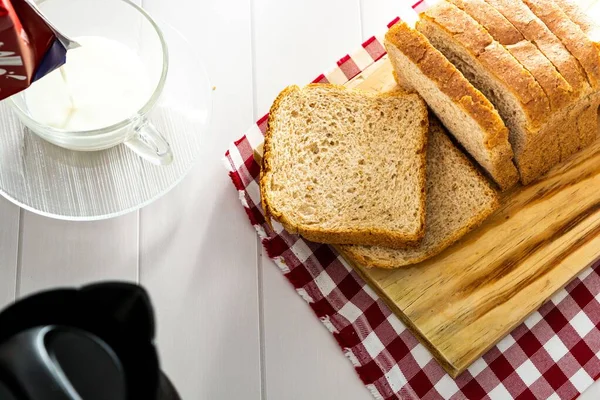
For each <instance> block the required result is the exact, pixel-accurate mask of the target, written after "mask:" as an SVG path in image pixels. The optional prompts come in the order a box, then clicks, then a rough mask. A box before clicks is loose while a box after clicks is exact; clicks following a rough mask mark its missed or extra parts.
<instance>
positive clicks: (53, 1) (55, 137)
mask: <svg viewBox="0 0 600 400" xmlns="http://www.w3.org/2000/svg"><path fill="white" fill-rule="evenodd" d="M38 7H39V8H40V10H41V11H42V12H43V13H44V14H45V15H46V16H47V17H48V19H49V20H50V21H51V22H52V24H53V25H55V26H56V28H57V29H58V30H60V31H61V32H62V33H63V34H65V35H67V36H68V37H70V38H77V37H79V36H100V37H104V38H107V39H112V40H115V41H118V42H120V43H122V44H125V45H126V46H127V47H129V48H130V49H132V50H133V51H135V52H136V53H137V55H138V56H139V57H140V58H141V60H142V62H143V63H144V66H145V67H146V69H147V74H148V76H149V78H150V84H151V85H152V87H153V88H154V90H153V92H152V94H151V96H150V97H149V98H148V99H147V101H146V103H145V104H144V105H143V106H142V107H141V109H139V110H137V111H136V112H134V113H132V115H131V116H130V117H128V118H127V119H125V120H122V121H120V122H118V123H115V124H113V125H111V126H107V127H104V128H102V129H94V130H84V131H69V130H63V129H58V128H55V127H51V126H48V125H45V124H42V123H40V122H39V121H36V119H35V118H34V117H33V116H32V114H31V113H30V112H29V110H28V107H27V102H26V95H25V93H26V92H27V91H26V90H25V91H23V92H20V93H18V94H16V95H14V96H12V97H10V98H9V99H7V101H8V103H9V104H10V106H11V107H12V109H13V110H14V111H15V112H16V114H17V116H18V117H19V119H20V120H21V121H22V122H23V123H24V124H25V125H26V126H27V127H28V128H29V129H30V130H31V131H33V132H34V133H36V134H37V135H38V136H40V137H41V138H43V139H45V140H47V141H48V142H50V143H53V144H55V145H57V146H60V147H63V148H67V149H70V150H77V151H97V150H104V149H108V148H110V147H113V146H117V145H119V144H121V143H124V144H125V145H126V146H127V147H128V148H130V149H131V150H133V151H134V152H136V153H137V154H138V155H139V156H141V157H142V158H144V159H146V160H148V161H150V162H152V163H154V164H157V165H168V164H170V163H171V162H172V161H173V153H172V150H171V147H170V146H169V143H168V142H167V140H166V139H165V138H164V136H163V135H162V134H161V133H160V132H159V131H158V130H157V129H156V128H155V127H154V125H153V124H152V123H151V122H150V121H149V120H148V113H149V112H150V111H151V110H152V109H153V108H154V107H155V106H156V104H157V103H158V101H159V99H160V97H161V94H162V92H163V89H164V87H165V82H166V80H167V73H168V70H169V55H168V54H169V53H168V48H167V43H166V41H165V39H164V37H163V34H162V32H161V30H160V28H159V27H158V25H157V24H156V23H155V22H154V20H153V19H152V18H151V17H150V15H148V14H147V13H146V12H145V11H144V10H143V9H142V8H140V7H139V6H137V5H136V4H134V3H132V2H131V1H129V0H101V1H98V0H42V1H40V2H39V3H38ZM75 16H76V17H75Z"/></svg>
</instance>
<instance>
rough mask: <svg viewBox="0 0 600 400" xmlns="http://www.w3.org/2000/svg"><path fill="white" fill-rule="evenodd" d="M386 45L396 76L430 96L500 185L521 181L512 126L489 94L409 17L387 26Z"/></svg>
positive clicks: (448, 124) (435, 108)
mask: <svg viewBox="0 0 600 400" xmlns="http://www.w3.org/2000/svg"><path fill="white" fill-rule="evenodd" d="M385 46H386V48H387V50H388V53H389V55H390V60H391V62H392V64H393V65H394V73H395V76H396V80H397V81H398V82H399V83H400V84H401V85H402V86H404V87H405V88H406V89H407V90H410V91H417V92H418V93H419V94H420V95H421V96H422V97H423V98H424V99H425V101H426V102H427V103H428V105H429V107H431V109H432V110H433V111H434V112H435V113H436V114H437V116H438V118H440V119H441V120H442V122H443V123H444V125H445V126H446V127H447V128H448V129H449V130H450V132H451V133H452V135H453V136H454V137H455V138H456V139H457V140H458V141H459V142H460V143H461V144H462V145H463V146H464V147H465V149H466V150H467V151H468V152H469V153H470V154H471V156H472V157H473V158H474V159H475V160H476V161H477V162H478V163H479V164H480V165H481V166H482V167H483V169H485V170H486V171H487V173H488V174H489V175H490V176H491V177H492V179H494V181H496V183H497V184H498V186H500V188H502V189H508V188H510V187H512V186H513V185H514V184H515V183H517V181H518V178H519V177H518V173H517V170H516V168H515V166H514V164H513V152H512V149H511V147H510V144H509V142H508V129H507V128H506V126H505V125H504V122H503V121H502V119H501V118H500V115H499V114H498V111H497V110H496V109H495V108H494V106H493V105H492V104H491V103H490V102H489V101H488V99H487V98H486V97H485V96H484V95H483V94H482V93H481V92H480V91H479V90H477V89H475V87H473V85H471V84H470V83H469V81H468V80H467V79H466V78H465V77H464V76H463V75H462V74H461V73H460V71H458V70H457V69H456V67H455V66H454V65H452V64H451V63H450V61H448V59H447V58H446V57H444V55H443V54H442V53H440V52H439V51H438V50H436V49H435V48H434V47H433V46H432V45H431V43H429V41H428V40H427V38H426V37H425V36H423V35H422V34H421V33H420V32H418V31H416V30H415V29H413V28H411V27H409V26H408V25H407V24H406V23H405V22H399V23H397V24H396V25H394V26H393V27H392V28H391V29H390V30H389V31H388V33H387V35H386V40H385Z"/></svg>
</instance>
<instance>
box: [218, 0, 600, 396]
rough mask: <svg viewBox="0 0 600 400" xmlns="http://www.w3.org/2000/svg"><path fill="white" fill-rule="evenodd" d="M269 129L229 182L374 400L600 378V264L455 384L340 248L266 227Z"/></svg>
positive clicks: (375, 49) (364, 63)
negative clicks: (262, 160)
mask: <svg viewBox="0 0 600 400" xmlns="http://www.w3.org/2000/svg"><path fill="white" fill-rule="evenodd" d="M424 7H426V4H425V3H424V2H419V3H417V4H415V6H414V8H416V9H417V10H419V9H423V8H424ZM396 21H397V19H396V20H395V21H392V23H391V24H393V23H395V22H396ZM382 43H383V42H382V39H381V38H380V37H373V38H371V39H369V40H367V41H366V42H365V43H364V44H363V45H362V47H361V48H360V49H359V50H358V51H357V52H356V53H355V54H353V55H352V56H350V55H347V56H345V57H343V58H342V59H340V61H338V63H337V65H336V66H335V67H334V68H333V69H332V70H330V71H329V72H327V73H325V74H322V75H320V76H319V77H317V79H315V82H330V83H337V84H345V83H347V82H348V81H349V80H350V79H352V78H353V77H354V76H356V75H358V74H359V73H360V72H361V71H363V70H364V69H365V68H367V67H369V66H370V65H372V64H373V63H374V62H375V61H377V60H378V59H380V58H382V57H384V56H385V49H384V47H383V45H382ZM266 125H267V116H265V117H263V118H261V119H260V120H259V121H258V122H257V124H256V125H254V126H253V127H252V128H251V129H250V130H249V131H248V132H247V133H246V135H245V136H243V137H242V138H241V139H239V140H238V141H236V142H235V143H233V144H232V145H231V147H230V149H229V150H228V151H227V153H226V157H225V161H226V165H227V168H228V170H229V175H230V177H231V179H232V181H233V184H234V185H235V188H236V189H237V190H238V193H239V196H240V200H241V202H242V204H243V206H244V209H245V210H246V213H247V214H248V217H249V219H250V222H251V223H252V225H253V226H254V227H255V228H256V230H257V232H258V234H259V236H260V238H261V239H262V243H263V245H264V247H265V249H266V251H267V253H268V255H269V257H271V258H272V259H273V260H274V261H275V263H276V264H277V266H278V267H279V268H280V269H281V271H282V272H283V274H284V275H285V276H286V278H287V279H288V280H289V281H290V283H291V284H292V285H293V286H294V288H296V291H297V292H298V294H299V295H300V296H302V298H303V299H304V300H306V301H307V302H308V304H309V305H310V307H311V308H312V310H313V311H314V313H315V314H316V315H317V317H318V318H319V319H320V320H321V322H322V323H323V324H324V325H325V326H326V327H327V329H328V330H329V331H330V332H331V333H332V334H333V336H334V337H335V339H336V340H337V342H338V343H339V345H340V347H341V348H342V350H343V351H344V354H345V355H346V356H347V357H348V358H349V359H350V361H351V362H352V364H353V365H354V367H355V368H356V372H357V373H358V375H359V377H360V378H361V379H362V381H363V382H364V384H365V385H366V386H367V388H368V389H369V390H370V391H371V393H372V394H373V396H374V397H375V398H376V399H418V398H426V399H470V400H476V399H510V398H518V399H572V398H575V397H577V396H578V395H579V394H580V393H582V392H583V391H585V390H586V389H587V388H588V387H589V386H590V385H591V384H592V383H593V382H594V380H595V379H597V378H599V377H600V359H599V357H598V355H599V354H600V329H599V327H600V302H599V300H600V262H599V263H597V264H595V265H592V266H590V267H589V268H588V269H587V270H586V271H585V272H583V273H582V274H581V275H580V276H579V277H578V278H576V279H575V280H574V281H573V282H572V283H571V284H569V285H568V286H567V287H566V288H565V289H563V290H561V291H560V292H559V293H557V294H556V295H555V296H554V297H553V298H552V299H551V300H550V301H548V302H547V303H546V304H545V305H544V306H543V307H542V308H541V309H540V310H539V311H537V312H535V313H534V314H533V315H531V316H530V317H529V318H528V319H527V320H526V321H525V323H523V324H522V325H521V326H519V327H518V328H516V329H515V330H514V331H513V332H512V333H511V334H510V335H508V336H507V337H505V338H504V339H503V340H502V341H500V342H499V343H498V344H497V345H496V346H495V347H494V348H493V349H491V350H490V351H489V352H488V353H487V354H485V355H484V356H483V357H482V358H481V359H479V360H478V361H477V362H475V363H474V364H473V365H471V367H470V368H469V369H468V371H467V372H465V373H463V374H462V375H461V376H460V377H459V378H458V379H456V380H454V379H452V378H451V377H450V376H449V375H447V374H446V373H445V372H444V370H443V369H442V368H441V367H440V365H439V364H438V363H437V362H436V361H435V360H434V359H433V358H432V356H431V354H430V353H429V351H428V350H427V349H426V348H425V347H423V345H421V344H420V343H419V342H418V341H417V339H415V337H414V336H413V335H412V333H411V332H410V331H409V330H408V329H407V328H406V326H405V325H404V324H403V323H402V322H401V321H400V320H399V319H398V318H397V317H396V316H395V315H394V314H392V313H391V312H390V310H389V309H388V307H387V306H386V305H385V304H384V302H383V301H382V300H381V299H380V298H379V297H378V296H377V295H376V294H375V292H373V291H372V290H371V289H370V288H369V287H368V286H367V285H366V284H365V282H364V281H363V280H362V279H361V278H360V277H359V276H358V275H357V274H356V273H355V272H354V271H353V270H352V268H351V267H350V266H349V265H348V264H347V263H346V262H345V261H344V260H343V259H342V258H341V257H340V256H339V255H338V254H337V253H336V252H335V250H334V249H333V248H331V247H329V246H327V245H321V244H315V243H310V242H307V241H305V240H303V239H301V238H300V237H298V236H294V235H290V234H288V233H286V232H285V231H284V230H283V229H282V227H281V226H280V225H277V224H276V223H275V226H274V228H273V229H271V228H270V227H269V226H268V225H267V224H266V223H265V217H264V214H263V210H262V209H261V208H260V193H259V187H258V177H259V173H260V165H259V164H258V163H257V162H256V160H255V152H260V150H259V149H261V147H262V146H261V145H262V143H263V134H264V132H265V129H266Z"/></svg>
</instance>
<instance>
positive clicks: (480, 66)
mask: <svg viewBox="0 0 600 400" xmlns="http://www.w3.org/2000/svg"><path fill="white" fill-rule="evenodd" d="M417 29H418V30H419V31H421V32H422V33H423V34H424V35H425V36H426V37H427V38H428V39H429V41H430V42H431V44H433V46H434V47H436V48H437V49H438V50H439V51H440V52H441V53H443V54H444V55H445V56H446V57H447V58H448V59H449V60H450V61H451V62H452V63H453V64H454V65H455V66H456V67H457V68H458V69H459V70H460V71H461V72H462V73H463V74H464V75H465V77H466V78H467V79H468V80H469V81H470V82H471V83H472V84H473V85H474V86H475V87H476V88H478V89H479V90H481V91H482V92H483V94H484V95H485V96H486V97H487V98H488V99H489V100H490V101H491V102H492V104H494V105H495V106H496V108H497V109H498V112H499V113H500V116H501V117H502V119H503V120H504V122H505V123H506V125H507V127H508V128H509V131H510V135H509V140H510V143H511V145H512V148H513V151H514V154H515V161H516V164H517V168H518V169H519V173H520V175H521V182H523V184H528V183H530V182H531V181H533V180H534V179H536V178H537V177H539V176H540V175H542V174H543V173H545V172H546V171H548V170H549V169H550V168H551V167H552V166H554V165H556V164H558V163H559V162H560V159H561V149H560V141H559V140H558V139H556V138H555V139H552V140H546V139H544V140H541V139H540V138H541V137H542V133H541V130H542V127H543V126H544V125H545V123H547V122H548V119H549V118H550V117H551V116H552V115H553V113H552V112H551V111H550V107H549V102H548V98H547V96H546V95H545V93H544V91H543V90H542V88H541V87H540V85H539V84H538V83H537V81H535V79H534V78H533V76H532V75H531V74H530V73H529V71H527V70H526V69H524V68H523V67H522V65H521V64H520V63H519V62H518V61H517V60H516V59H515V58H514V57H513V56H512V55H511V54H510V53H508V51H507V50H506V49H505V48H504V47H503V46H502V45H501V44H500V43H498V42H497V41H495V40H494V39H493V38H492V37H491V36H490V34H489V33H488V32H487V31H486V30H485V29H483V28H482V27H481V26H480V25H479V24H478V23H477V21H475V20H474V19H473V18H471V17H470V16H469V15H468V14H466V13H465V12H464V11H462V10H460V9H459V8H458V7H456V6H454V5H452V4H450V3H448V2H441V3H439V4H438V5H436V6H434V7H433V8H431V9H429V10H428V11H426V12H425V13H423V14H421V19H420V20H419V22H418V23H417Z"/></svg>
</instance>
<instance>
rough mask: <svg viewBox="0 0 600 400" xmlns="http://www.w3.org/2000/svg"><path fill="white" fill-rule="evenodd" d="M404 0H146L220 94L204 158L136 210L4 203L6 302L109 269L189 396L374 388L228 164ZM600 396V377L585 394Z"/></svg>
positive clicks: (1, 288) (2, 295) (337, 395)
mask: <svg viewBox="0 0 600 400" xmlns="http://www.w3.org/2000/svg"><path fill="white" fill-rule="evenodd" d="M396 1H402V0H304V1H291V0H230V1H221V0H201V1H197V0H170V1H167V0H144V7H145V8H146V9H148V10H149V11H150V12H151V13H152V14H154V15H156V16H159V17H160V18H162V19H163V20H166V21H169V23H170V24H171V25H173V26H175V28H177V29H178V30H180V31H181V32H182V33H184V34H185V35H186V36H187V37H188V38H190V39H191V40H192V41H193V44H194V47H195V49H196V50H197V51H198V52H200V53H201V55H202V58H203V59H204V62H205V64H206V66H207V68H208V71H209V74H210V76H211V79H212V83H213V85H214V86H215V87H216V90H215V92H214V94H215V102H214V119H213V128H212V129H211V131H210V133H209V134H208V136H207V137H206V146H205V150H204V152H203V154H202V156H201V159H202V165H201V166H200V165H199V166H198V167H197V168H195V169H194V170H193V171H192V172H191V173H190V175H189V176H188V177H187V178H186V179H185V180H184V181H183V182H182V183H181V184H180V185H179V186H178V187H177V188H176V189H175V190H173V191H172V192H171V193H169V194H168V195H166V196H165V197H164V198H162V199H160V200H159V201H157V202H156V203H154V204H153V205H151V206H148V207H146V208H145V209H143V210H142V211H140V212H139V213H133V214H130V215H127V216H124V217H121V218H117V219H114V220H110V221H102V222H94V223H71V222H63V221H53V220H49V219H46V218H44V217H39V216H36V215H33V214H31V213H28V212H23V211H21V212H20V211H19V209H18V208H17V207H15V206H13V205H11V204H10V203H8V202H7V201H5V200H3V199H0V306H2V305H4V304H6V303H7V302H9V301H12V300H13V299H14V298H15V296H22V295H26V294H28V293H31V292H34V291H37V290H41V289H45V288H49V287H56V286H64V285H79V284H82V283H86V282H91V281H95V280H102V279H123V280H128V281H138V282H141V283H142V284H143V285H144V286H146V288H148V290H149V291H150V294H151V296H152V299H153V301H154V305H155V308H156V312H157V323H158V345H159V348H160V353H161V359H162V362H163V366H164V368H165V370H166V371H167V373H168V374H169V375H170V376H171V377H172V379H173V381H174V382H175V384H176V386H177V387H178V389H179V390H180V392H181V394H182V397H183V398H184V399H204V398H207V399H208V398H210V399H234V398H235V399H237V398H244V399H257V400H258V399H270V400H276V399H286V400H287V399H291V400H293V399H299V400H300V399H316V400H320V399H353V400H354V399H356V400H368V399H370V398H371V396H370V394H369V393H368V391H367V390H366V389H365V388H364V386H363V385H362V383H361V382H360V380H359V379H358V378H357V376H356V375H355V372H354V370H353V368H352V366H351V365H350V363H349V362H348V361H347V360H346V358H345V357H344V356H343V354H342V352H341V351H340V350H339V348H338V346H337V344H336V343H335V341H334V339H333V338H332V336H331V335H330V334H329V333H328V332H327V331H326V329H325V328H324V327H323V326H322V325H321V323H320V322H319V321H318V320H317V319H316V318H315V317H314V316H313V314H312V311H311V310H310V308H309V307H308V306H307V305H306V304H305V303H304V301H303V300H302V299H301V298H300V297H299V296H298V295H297V294H296V293H295V292H294V291H293V289H292V288H291V286H290V285H289V284H288V283H287V282H286V281H285V279H284V278H283V276H282V275H281V274H280V272H279V271H278V270H277V268H276V267H275V265H274V264H272V263H271V262H270V261H269V260H268V259H267V258H266V257H265V256H264V255H263V254H262V251H261V250H262V249H260V246H259V244H258V241H257V240H256V236H255V233H254V231H253V229H252V228H251V227H250V225H249V223H248V222H247V220H246V216H245V214H244V212H243V210H242V208H241V207H240V205H239V203H238V199H237V195H236V193H235V191H234V190H233V188H232V186H231V184H230V182H229V180H228V177H227V175H226V173H225V171H224V169H223V168H222V166H221V162H220V158H221V156H222V154H223V153H224V151H225V149H226V147H227V144H228V143H229V142H230V141H232V140H234V139H237V138H238V137H239V136H240V135H241V133H242V132H243V131H244V130H245V129H246V128H247V127H248V126H249V125H250V124H251V123H252V121H253V120H255V119H256V118H257V117H259V116H261V115H263V114H264V113H265V112H266V111H267V110H268V106H269V105H270V103H271V101H272V100H273V98H274V96H275V95H276V94H277V93H278V92H279V90H281V89H282V88H283V87H284V86H286V85H288V84H292V83H297V84H304V83H306V82H308V81H310V80H312V79H313V78H314V77H315V76H316V75H318V74H319V73H321V72H323V70H324V69H326V68H328V67H329V66H331V65H332V63H333V62H335V61H336V60H337V58H339V57H340V56H342V55H344V54H345V53H347V52H350V51H352V50H353V49H354V48H355V47H356V46H358V45H359V44H360V42H361V41H362V40H363V39H366V38H367V37H369V36H371V35H372V34H375V33H377V32H379V31H380V30H381V29H384V27H385V24H386V23H387V22H389V20H391V19H392V18H393V17H394V16H395V14H396V13H395V11H394V10H395V6H394V3H395V2H396ZM598 397H600V385H598V384H596V386H595V388H594V389H593V390H591V391H589V393H587V394H586V396H582V398H583V399H587V400H590V399H595V398H598Z"/></svg>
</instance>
